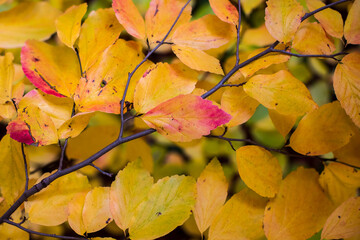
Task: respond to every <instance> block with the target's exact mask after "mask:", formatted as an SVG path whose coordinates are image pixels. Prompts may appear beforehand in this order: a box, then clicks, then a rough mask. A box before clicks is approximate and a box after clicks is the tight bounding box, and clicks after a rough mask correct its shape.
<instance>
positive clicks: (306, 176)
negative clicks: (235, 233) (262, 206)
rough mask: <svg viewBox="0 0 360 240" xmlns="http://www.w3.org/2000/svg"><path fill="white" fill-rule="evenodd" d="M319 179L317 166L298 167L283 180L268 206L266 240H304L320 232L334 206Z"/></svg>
mask: <svg viewBox="0 0 360 240" xmlns="http://www.w3.org/2000/svg"><path fill="white" fill-rule="evenodd" d="M318 178H319V175H318V174H317V173H316V171H315V170H314V169H304V168H303V167H299V168H298V169H297V170H296V171H294V172H292V173H290V174H289V175H288V176H287V177H286V178H285V179H284V180H283V182H282V184H281V186H280V191H279V193H278V194H277V196H276V197H275V198H274V199H271V200H270V202H269V203H268V204H267V206H266V210H265V217H264V231H265V235H266V237H267V239H269V240H273V239H287V240H305V239H308V238H310V237H311V236H312V235H314V234H315V233H316V232H318V231H320V229H321V228H322V226H323V225H324V223H325V221H326V218H327V217H328V216H329V214H330V212H331V210H332V205H331V202H330V200H329V199H328V198H327V197H326V195H325V194H324V192H323V190H322V189H321V187H320V185H319V183H318Z"/></svg>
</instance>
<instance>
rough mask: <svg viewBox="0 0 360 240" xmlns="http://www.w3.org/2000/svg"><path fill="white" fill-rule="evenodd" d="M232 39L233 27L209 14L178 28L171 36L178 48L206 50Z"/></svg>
mask: <svg viewBox="0 0 360 240" xmlns="http://www.w3.org/2000/svg"><path fill="white" fill-rule="evenodd" d="M234 37H235V28H234V26H232V25H230V24H227V23H224V22H222V21H220V20H219V19H218V18H217V17H216V16H214V15H210V14H209V15H206V16H204V17H202V18H199V19H197V20H195V21H192V22H189V23H186V24H183V25H181V26H180V27H178V28H177V29H176V31H175V33H174V35H173V36H172V41H173V42H174V43H175V44H177V45H180V46H188V47H193V48H197V49H200V50H207V49H211V48H218V47H221V46H222V45H224V44H226V43H228V42H229V41H230V40H232V39H233V38H234Z"/></svg>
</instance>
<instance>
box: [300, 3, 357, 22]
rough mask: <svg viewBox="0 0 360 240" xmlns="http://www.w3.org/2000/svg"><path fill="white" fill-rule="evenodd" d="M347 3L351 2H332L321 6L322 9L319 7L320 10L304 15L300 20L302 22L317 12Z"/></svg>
mask: <svg viewBox="0 0 360 240" xmlns="http://www.w3.org/2000/svg"><path fill="white" fill-rule="evenodd" d="M348 1H351V0H340V1H337V2H333V3H330V4H328V5H325V6H323V7H321V8H318V9H316V10H314V11H312V12H309V13H306V14H305V15H304V16H303V17H302V18H301V21H304V20H305V19H307V18H308V17H310V16H312V15H314V14H316V13H318V12H321V11H322V10H325V9H327V8H330V7H332V6H335V5H338V4H340V3H343V2H348Z"/></svg>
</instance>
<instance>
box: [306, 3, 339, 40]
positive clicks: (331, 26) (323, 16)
mask: <svg viewBox="0 0 360 240" xmlns="http://www.w3.org/2000/svg"><path fill="white" fill-rule="evenodd" d="M306 5H307V7H308V9H309V11H314V10H316V9H319V8H321V7H323V6H325V3H323V2H322V1H320V0H306ZM314 16H315V18H316V19H317V20H318V21H319V22H320V24H321V26H322V27H323V28H324V29H325V31H326V32H327V33H328V34H329V35H331V36H333V37H336V38H342V36H343V32H344V27H343V25H344V21H343V19H342V17H341V14H340V13H339V12H338V11H336V10H333V9H331V8H327V9H324V10H322V11H320V12H318V13H315V15H314Z"/></svg>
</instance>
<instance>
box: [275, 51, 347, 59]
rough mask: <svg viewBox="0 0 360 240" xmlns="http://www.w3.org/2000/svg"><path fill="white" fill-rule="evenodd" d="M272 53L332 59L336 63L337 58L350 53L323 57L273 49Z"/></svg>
mask: <svg viewBox="0 0 360 240" xmlns="http://www.w3.org/2000/svg"><path fill="white" fill-rule="evenodd" d="M271 51H272V52H277V53H281V54H285V55H289V56H294V57H318V58H332V59H334V60H336V61H338V59H336V58H335V57H336V56H341V55H347V54H348V53H346V52H339V53H335V54H331V55H322V54H297V53H292V52H288V51H285V50H279V49H274V48H272V49H271Z"/></svg>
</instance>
